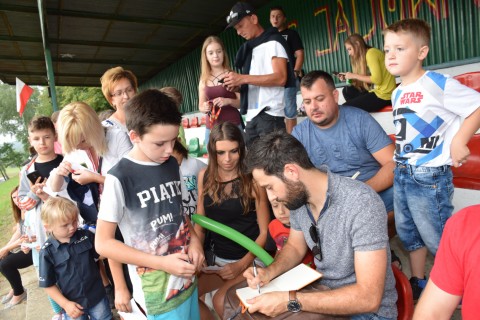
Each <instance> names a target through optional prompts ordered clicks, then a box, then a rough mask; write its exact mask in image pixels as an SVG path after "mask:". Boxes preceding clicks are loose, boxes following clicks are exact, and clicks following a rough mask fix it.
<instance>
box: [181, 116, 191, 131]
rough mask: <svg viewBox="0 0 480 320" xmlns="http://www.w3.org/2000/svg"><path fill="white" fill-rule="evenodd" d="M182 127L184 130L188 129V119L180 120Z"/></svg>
mask: <svg viewBox="0 0 480 320" xmlns="http://www.w3.org/2000/svg"><path fill="white" fill-rule="evenodd" d="M182 127H184V128H185V129H188V128H190V120H189V119H188V118H183V119H182Z"/></svg>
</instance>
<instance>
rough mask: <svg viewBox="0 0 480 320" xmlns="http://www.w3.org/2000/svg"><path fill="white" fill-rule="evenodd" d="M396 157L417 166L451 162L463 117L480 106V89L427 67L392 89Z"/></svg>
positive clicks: (439, 164) (400, 160)
mask: <svg viewBox="0 0 480 320" xmlns="http://www.w3.org/2000/svg"><path fill="white" fill-rule="evenodd" d="M392 103H393V109H394V110H393V122H394V124H395V127H396V134H395V138H396V148H395V161H397V162H400V163H405V164H410V165H414V166H426V167H439V166H442V165H451V164H452V158H451V156H450V145H451V143H452V139H453V137H454V136H455V134H456V133H457V132H458V130H459V128H460V125H461V123H462V122H463V119H464V118H466V117H468V116H469V115H470V114H472V113H473V112H474V111H475V110H476V109H477V108H478V107H479V106H480V93H478V92H477V91H475V90H473V89H471V88H468V87H466V86H464V85H462V84H460V83H459V82H458V81H457V80H455V79H452V78H451V77H450V76H447V75H443V74H439V73H436V72H430V71H427V72H426V73H425V74H424V75H423V76H422V77H421V78H420V79H418V80H417V81H416V82H414V83H412V84H409V85H406V86H402V85H400V86H399V87H398V88H397V89H395V91H393V93H392Z"/></svg>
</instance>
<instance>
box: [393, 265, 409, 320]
mask: <svg viewBox="0 0 480 320" xmlns="http://www.w3.org/2000/svg"><path fill="white" fill-rule="evenodd" d="M392 270H393V275H394V276H395V288H396V289H397V294H398V300H397V310H398V318H397V319H398V320H411V319H412V317H413V293H412V287H411V286H410V281H408V278H407V276H406V275H405V274H404V273H403V272H402V271H400V269H398V268H397V266H395V265H393V264H392Z"/></svg>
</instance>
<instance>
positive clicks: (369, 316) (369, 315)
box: [350, 313, 393, 320]
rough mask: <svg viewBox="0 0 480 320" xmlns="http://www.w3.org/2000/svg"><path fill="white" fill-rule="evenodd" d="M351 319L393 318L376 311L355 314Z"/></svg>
mask: <svg viewBox="0 0 480 320" xmlns="http://www.w3.org/2000/svg"><path fill="white" fill-rule="evenodd" d="M350 320H393V319H392V318H385V317H381V316H379V315H378V314H375V313H362V314H355V315H353V316H351V317H350Z"/></svg>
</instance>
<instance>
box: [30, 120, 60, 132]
mask: <svg viewBox="0 0 480 320" xmlns="http://www.w3.org/2000/svg"><path fill="white" fill-rule="evenodd" d="M46 129H50V130H52V132H53V134H55V125H54V124H53V121H52V119H50V118H49V117H45V116H39V117H35V118H33V119H32V121H30V123H29V124H28V131H31V132H33V131H37V130H46Z"/></svg>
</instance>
